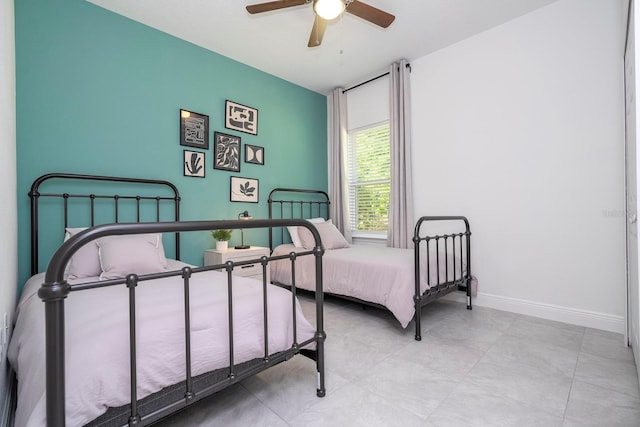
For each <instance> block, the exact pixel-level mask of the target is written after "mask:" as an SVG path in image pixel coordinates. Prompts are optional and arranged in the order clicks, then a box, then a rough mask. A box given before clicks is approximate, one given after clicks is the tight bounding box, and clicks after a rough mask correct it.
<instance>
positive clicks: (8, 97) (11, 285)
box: [0, 0, 18, 422]
mask: <svg viewBox="0 0 640 427" xmlns="http://www.w3.org/2000/svg"><path fill="white" fill-rule="evenodd" d="M14 40H15V38H14V19H13V0H0V183H1V184H0V200H2V203H0V235H2V239H0V327H2V321H3V319H2V315H3V314H4V313H8V315H9V319H11V317H12V315H13V309H14V306H15V299H16V289H17V280H18V278H17V271H18V259H17V250H16V246H17V235H16V230H17V227H18V225H17V224H18V222H17V201H16V197H17V196H16V97H15V94H16V91H15V52H14ZM1 337H2V331H0V344H1V343H2V338H1ZM1 356H2V357H1V358H0V416H3V414H4V408H5V403H6V400H5V396H6V394H5V390H6V387H7V378H6V366H7V364H6V345H3V346H2V355H1ZM0 422H1V421H0Z"/></svg>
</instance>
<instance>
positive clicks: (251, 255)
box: [204, 246, 270, 283]
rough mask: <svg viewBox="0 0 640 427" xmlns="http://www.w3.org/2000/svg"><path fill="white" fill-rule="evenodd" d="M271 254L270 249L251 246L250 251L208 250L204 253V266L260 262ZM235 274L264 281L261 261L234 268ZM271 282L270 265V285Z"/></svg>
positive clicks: (268, 277) (268, 276)
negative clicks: (228, 262) (249, 261)
mask: <svg viewBox="0 0 640 427" xmlns="http://www.w3.org/2000/svg"><path fill="white" fill-rule="evenodd" d="M269 252H270V251H269V248H263V247H262V246H250V247H249V249H234V248H229V249H227V250H226V251H219V250H217V249H207V250H206V251H204V265H205V266H209V265H218V264H224V263H226V262H227V261H233V262H241V261H248V260H258V259H260V258H261V257H263V256H267V257H268V256H269ZM233 274H234V275H235V276H244V277H252V278H254V279H259V280H262V264H261V263H260V261H256V262H255V263H251V264H246V265H240V266H235V267H234V268H233ZM269 280H270V275H269V264H267V283H269Z"/></svg>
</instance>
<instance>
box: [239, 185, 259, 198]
mask: <svg viewBox="0 0 640 427" xmlns="http://www.w3.org/2000/svg"><path fill="white" fill-rule="evenodd" d="M254 191H256V187H251V184H250V183H249V181H247V182H246V183H244V184H240V192H241V193H242V194H244V195H245V196H247V197H253V196H254V194H253V192H254Z"/></svg>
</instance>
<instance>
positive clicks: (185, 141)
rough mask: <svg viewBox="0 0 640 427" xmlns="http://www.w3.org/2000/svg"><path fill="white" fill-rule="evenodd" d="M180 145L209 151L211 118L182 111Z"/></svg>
mask: <svg viewBox="0 0 640 427" xmlns="http://www.w3.org/2000/svg"><path fill="white" fill-rule="evenodd" d="M180 145H186V146H187V147H195V148H202V149H204V150H208V149H209V116H205V115H204V114H198V113H194V112H193V111H187V110H182V109H181V110H180Z"/></svg>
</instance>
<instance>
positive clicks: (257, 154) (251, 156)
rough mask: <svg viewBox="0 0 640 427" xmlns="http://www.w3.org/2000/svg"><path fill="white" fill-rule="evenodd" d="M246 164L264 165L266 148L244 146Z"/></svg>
mask: <svg viewBox="0 0 640 427" xmlns="http://www.w3.org/2000/svg"><path fill="white" fill-rule="evenodd" d="M244 162H245V163H253V164H254V165H264V147H259V146H257V145H250V144H244Z"/></svg>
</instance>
